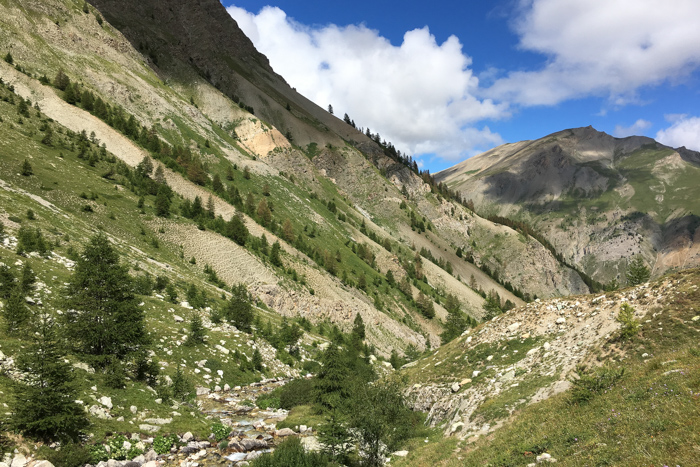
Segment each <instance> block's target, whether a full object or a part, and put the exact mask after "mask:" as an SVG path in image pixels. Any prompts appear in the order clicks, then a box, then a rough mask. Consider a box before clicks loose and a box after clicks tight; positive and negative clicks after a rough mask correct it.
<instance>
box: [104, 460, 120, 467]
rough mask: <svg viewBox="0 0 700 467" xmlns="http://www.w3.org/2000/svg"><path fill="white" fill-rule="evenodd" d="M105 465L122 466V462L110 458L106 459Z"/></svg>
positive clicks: (108, 466)
mask: <svg viewBox="0 0 700 467" xmlns="http://www.w3.org/2000/svg"><path fill="white" fill-rule="evenodd" d="M107 467H124V463H123V462H120V461H118V460H116V459H110V460H108V461H107Z"/></svg>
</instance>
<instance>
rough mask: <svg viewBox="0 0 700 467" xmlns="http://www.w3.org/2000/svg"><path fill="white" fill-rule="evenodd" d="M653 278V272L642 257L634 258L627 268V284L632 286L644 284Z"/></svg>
mask: <svg viewBox="0 0 700 467" xmlns="http://www.w3.org/2000/svg"><path fill="white" fill-rule="evenodd" d="M650 277H651V271H650V270H649V268H648V267H647V265H646V263H645V262H644V258H642V255H637V256H635V257H634V259H633V260H632V262H630V264H629V266H628V267H627V283H628V284H629V285H631V286H635V285H639V284H643V283H645V282H647V281H648V280H649V278H650Z"/></svg>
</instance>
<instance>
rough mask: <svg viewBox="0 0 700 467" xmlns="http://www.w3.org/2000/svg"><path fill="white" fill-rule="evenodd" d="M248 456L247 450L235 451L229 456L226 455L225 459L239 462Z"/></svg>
mask: <svg viewBox="0 0 700 467" xmlns="http://www.w3.org/2000/svg"><path fill="white" fill-rule="evenodd" d="M246 456H247V454H246V453H245V452H234V453H233V454H229V455H228V456H226V457H225V458H224V459H226V460H229V461H231V462H239V461H242V460H243V459H245V457H246ZM236 465H239V464H236Z"/></svg>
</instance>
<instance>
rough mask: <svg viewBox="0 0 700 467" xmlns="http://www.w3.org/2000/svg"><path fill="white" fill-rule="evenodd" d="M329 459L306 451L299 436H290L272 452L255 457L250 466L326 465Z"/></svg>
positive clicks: (290, 466) (329, 461)
mask: <svg viewBox="0 0 700 467" xmlns="http://www.w3.org/2000/svg"><path fill="white" fill-rule="evenodd" d="M330 463H331V459H330V458H329V457H328V456H326V455H325V454H321V453H318V452H306V450H305V449H304V446H302V444H301V441H299V438H297V437H292V438H289V439H288V440H287V441H285V442H283V443H282V444H280V445H279V446H277V449H275V451H274V452H272V453H270V454H263V455H262V456H260V457H258V458H257V459H255V460H254V461H253V462H252V463H251V464H250V465H251V466H252V467H278V466H279V467H283V466H284V467H316V466H318V467H326V466H327V465H329V464H330Z"/></svg>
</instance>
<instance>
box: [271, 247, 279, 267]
mask: <svg viewBox="0 0 700 467" xmlns="http://www.w3.org/2000/svg"><path fill="white" fill-rule="evenodd" d="M280 249H281V246H280V242H275V243H273V244H272V248H271V249H270V262H271V263H272V264H273V266H277V267H280V266H282V259H281V258H280Z"/></svg>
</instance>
